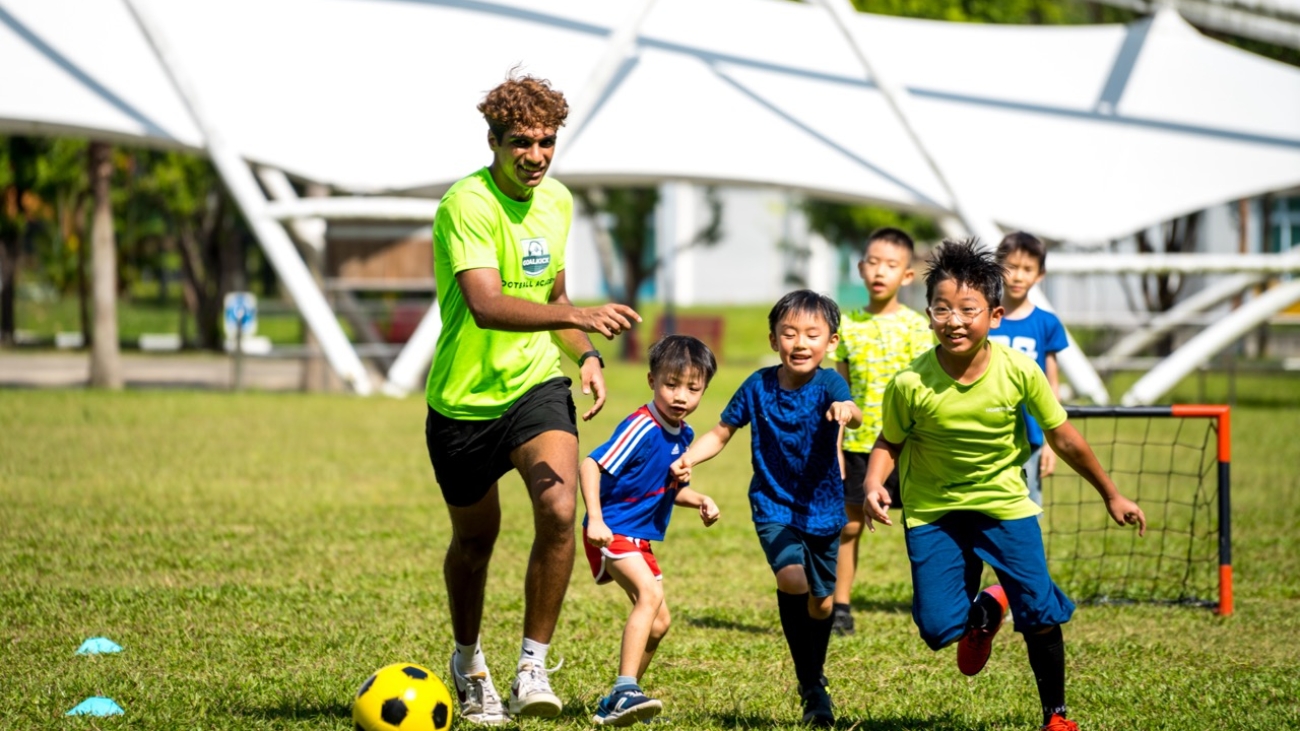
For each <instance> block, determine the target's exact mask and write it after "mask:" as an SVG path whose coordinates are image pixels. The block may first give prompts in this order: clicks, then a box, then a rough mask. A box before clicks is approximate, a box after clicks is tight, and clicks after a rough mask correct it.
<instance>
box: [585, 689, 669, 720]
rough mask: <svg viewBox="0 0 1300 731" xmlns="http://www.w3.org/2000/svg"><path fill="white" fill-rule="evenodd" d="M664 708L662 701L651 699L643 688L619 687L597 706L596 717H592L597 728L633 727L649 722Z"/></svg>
mask: <svg viewBox="0 0 1300 731" xmlns="http://www.w3.org/2000/svg"><path fill="white" fill-rule="evenodd" d="M663 708H664V704H663V703H662V702H661V701H657V700H655V699H653V698H649V697H647V696H646V694H645V693H643V692H641V688H639V687H637V686H635V685H631V686H619V687H618V688H616V689H615V690H614V691H612V692H611V693H610V694H609V695H607V696H605V697H604V698H601V699H600V703H598V704H596V715H594V716H592V717H591V720H592V722H593V723H595V724H596V725H597V726H631V725H632V724H634V723H636V722H637V721H646V722H649V721H650V719H652V718H654V717H655V716H657V715H659V712H660V711H662V710H663Z"/></svg>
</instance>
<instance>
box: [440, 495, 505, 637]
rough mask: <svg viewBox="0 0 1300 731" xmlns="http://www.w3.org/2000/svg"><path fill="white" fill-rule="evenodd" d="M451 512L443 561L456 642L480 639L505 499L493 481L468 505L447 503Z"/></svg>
mask: <svg viewBox="0 0 1300 731" xmlns="http://www.w3.org/2000/svg"><path fill="white" fill-rule="evenodd" d="M447 512H448V513H449V514H450V515H451V545H450V546H448V547H447V557H446V559H445V560H444V561H443V565H442V573H443V578H444V580H445V581H446V583H447V603H448V604H449V605H450V608H451V629H452V633H453V634H454V635H455V637H456V642H457V643H459V644H461V645H472V644H474V643H475V642H477V641H478V636H479V629H480V627H481V625H482V624H483V597H484V592H485V587H486V585H487V576H488V563H489V561H491V559H492V549H493V547H494V546H495V545H496V541H497V534H498V533H500V531H501V503H500V501H499V497H498V491H497V485H496V484H493V485H492V487H491V488H490V489H489V490H488V492H487V494H486V495H484V496H483V499H481V500H479V501H478V502H477V503H474V504H473V505H470V506H468V507H463V508H458V507H454V506H451V505H448V506H447Z"/></svg>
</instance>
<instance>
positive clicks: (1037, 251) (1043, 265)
mask: <svg viewBox="0 0 1300 731" xmlns="http://www.w3.org/2000/svg"><path fill="white" fill-rule="evenodd" d="M1017 251H1021V252H1024V253H1026V254H1028V255H1029V256H1032V257H1034V258H1035V259H1037V260H1038V271H1039V272H1046V271H1047V246H1046V245H1045V244H1044V243H1043V240H1042V239H1040V238H1038V237H1037V236H1035V235H1033V234H1030V233H1025V232H1024V231H1013V232H1011V233H1009V234H1007V235H1006V236H1004V237H1003V238H1002V243H1000V244H998V261H1000V262H1003V263H1006V261H1007V257H1008V256H1011V255H1012V254H1014V253H1016V252H1017Z"/></svg>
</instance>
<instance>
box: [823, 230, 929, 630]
mask: <svg viewBox="0 0 1300 731" xmlns="http://www.w3.org/2000/svg"><path fill="white" fill-rule="evenodd" d="M915 250H916V249H915V244H913V242H912V237H911V236H908V235H907V234H906V233H904V232H902V231H900V230H898V229H896V228H880V229H876V230H875V231H873V232H872V233H871V235H870V236H869V237H867V246H866V249H865V250H864V251H863V253H862V259H861V260H860V261H859V262H858V275H859V276H861V277H862V283H863V285H864V286H865V287H866V289H867V295H868V297H869V300H868V302H867V306H866V307H863V308H862V309H860V310H854V311H851V312H846V313H845V314H844V319H843V320H842V321H841V322H840V344H839V346H838V347H837V348H836V350H835V360H836V361H837V363H836V370H838V371H839V373H840V375H841V376H843V377H844V380H846V381H848V382H849V391H850V393H852V394H853V402H854V403H856V404H858V405H859V406H860V407H861V408H862V426H861V427H859V428H857V429H845V431H844V441H843V445H842V449H843V450H844V512H845V517H846V519H847V522H846V523H845V524H844V528H843V530H841V531H840V547H839V560H838V563H837V569H836V576H835V599H834V610H833V614H832V625H831V628H832V631H833V632H834V633H835V634H839V635H851V634H853V613H852V611H851V610H850V606H849V598H850V594H851V592H852V588H853V577H854V575H855V574H856V573H857V568H858V543H859V539H860V538H861V536H862V523H863V518H864V516H863V513H862V503H863V499H864V498H865V493H864V492H863V483H864V482H865V481H866V477H867V457H868V456H869V455H870V454H871V447H872V445H873V444H875V442H876V437H877V436H878V435H879V434H880V426H881V420H880V417H881V410H880V404H881V400H882V399H883V398H884V395H885V384H887V383H889V380H890V379H891V378H893V377H894V374H895V373H898V372H899V371H901V370H902V369H903V368H905V367H907V364H908V363H911V362H912V361H913V360H914V359H915V358H916V357H917V356H919V355H921V354H922V353H924V352H925V351H927V350H929V349H930V348H932V347H933V346H934V334H933V333H932V332H930V323H929V321H928V320H926V319H925V316H924V315H922V314H920V313H919V312H917V311H915V310H913V309H911V308H910V307H908V306H906V305H904V304H903V303H901V302H899V301H898V293H899V290H900V289H902V288H903V287H905V286H907V285H909V284H911V283H912V279H913V277H914V272H913V271H912V257H913V256H914V255H915ZM885 485H886V487H887V488H888V489H889V490H890V496H891V498H892V499H893V504H894V506H895V507H898V506H899V505H901V502H900V501H899V496H898V476H897V474H893V475H890V479H889V480H888V481H887V482H886V483H885Z"/></svg>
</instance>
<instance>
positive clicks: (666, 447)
mask: <svg viewBox="0 0 1300 731" xmlns="http://www.w3.org/2000/svg"><path fill="white" fill-rule="evenodd" d="M694 438H695V432H693V431H692V430H691V427H690V426H689V425H687V424H686V423H685V422H683V423H682V425H681V427H679V428H673V427H671V426H669V425H668V424H666V423H664V422H663V420H662V419H661V418H660V416H659V413H658V412H657V411H656V409H655V407H654V404H646V405H645V406H642V407H641V408H639V409H637V410H636V411H634V412H632V414H631V416H628V417H627V418H626V419H624V420H623V423H622V424H619V425H618V428H617V429H615V430H614V435H613V436H611V437H610V438H609V441H607V442H605V443H604V444H602V445H600V446H599V447H596V448H595V449H594V450H592V452H591V458H592V459H594V460H596V463H597V464H599V465H600V511H601V516H602V517H603V518H604V520H605V525H606V526H608V527H609V529H610V530H611V531H613V532H614V533H617V534H619V535H624V536H628V537H631V538H640V539H642V540H646V541H662V540H663V539H664V534H665V533H666V532H667V531H668V521H669V519H671V518H672V515H673V501H674V500H675V499H676V497H677V488H678V484H677V481H676V480H674V479H673V476H672V474H671V473H670V472H669V471H668V467H669V466H670V465H671V464H672V463H673V462H675V461H676V460H677V458H678V457H680V456H682V455H683V454H684V453H685V452H686V448H687V447H689V446H690V445H691V441H692V440H694ZM685 486H686V485H685V484H682V485H681V487H685ZM582 525H583V526H584V527H585V526H586V525H587V519H586V518H585V517H584V518H583V519H582Z"/></svg>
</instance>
